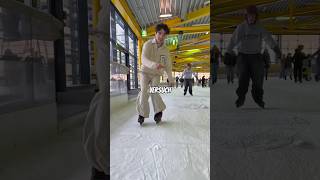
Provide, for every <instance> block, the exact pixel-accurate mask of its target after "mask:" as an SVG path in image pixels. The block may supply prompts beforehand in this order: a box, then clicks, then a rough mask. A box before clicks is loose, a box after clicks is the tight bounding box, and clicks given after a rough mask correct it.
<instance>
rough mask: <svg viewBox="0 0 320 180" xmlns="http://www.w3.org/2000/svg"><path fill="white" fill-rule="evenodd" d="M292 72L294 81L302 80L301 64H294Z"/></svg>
mask: <svg viewBox="0 0 320 180" xmlns="http://www.w3.org/2000/svg"><path fill="white" fill-rule="evenodd" d="M293 73H294V81H295V82H297V81H300V82H302V65H294V68H293Z"/></svg>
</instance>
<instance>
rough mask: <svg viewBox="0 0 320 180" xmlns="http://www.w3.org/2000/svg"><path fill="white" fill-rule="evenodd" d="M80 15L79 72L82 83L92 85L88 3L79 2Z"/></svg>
mask: <svg viewBox="0 0 320 180" xmlns="http://www.w3.org/2000/svg"><path fill="white" fill-rule="evenodd" d="M78 12H79V13H78V15H79V23H78V27H79V28H78V30H79V56H80V57H79V59H80V62H79V71H80V83H81V84H90V77H91V76H90V58H89V42H88V41H89V34H88V2H87V0H85V1H78Z"/></svg>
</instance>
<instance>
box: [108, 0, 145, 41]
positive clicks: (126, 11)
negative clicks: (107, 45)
mask: <svg viewBox="0 0 320 180" xmlns="http://www.w3.org/2000/svg"><path fill="white" fill-rule="evenodd" d="M111 2H112V4H113V5H114V6H115V7H116V8H117V10H118V11H119V12H120V14H121V16H122V17H123V18H124V20H125V21H126V22H127V23H128V25H129V26H130V28H131V29H132V31H133V33H134V34H135V35H136V36H137V37H138V39H141V38H142V37H141V28H140V26H139V24H138V22H137V20H136V18H135V17H134V15H133V13H132V11H131V9H130V7H129V5H128V4H127V1H126V0H111Z"/></svg>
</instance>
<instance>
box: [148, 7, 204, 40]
mask: <svg viewBox="0 0 320 180" xmlns="http://www.w3.org/2000/svg"><path fill="white" fill-rule="evenodd" d="M206 16H210V6H205V7H203V8H200V9H198V10H195V11H193V12H190V13H188V14H187V15H186V19H185V20H182V19H181V18H179V17H174V18H172V19H169V20H165V21H163V22H162V23H164V24H167V25H168V26H169V28H170V30H171V31H172V28H173V27H177V26H181V25H184V24H187V23H189V22H192V21H195V20H197V19H200V18H202V17H206ZM147 32H148V35H149V33H151V34H153V33H154V32H155V26H154V25H153V26H150V27H148V28H147Z"/></svg>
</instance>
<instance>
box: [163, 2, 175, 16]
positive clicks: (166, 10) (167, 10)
mask: <svg viewBox="0 0 320 180" xmlns="http://www.w3.org/2000/svg"><path fill="white" fill-rule="evenodd" d="M174 1H175V0H160V1H159V3H160V15H159V17H160V18H168V17H172V13H173V7H172V6H173V5H174V4H175V3H174Z"/></svg>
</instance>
